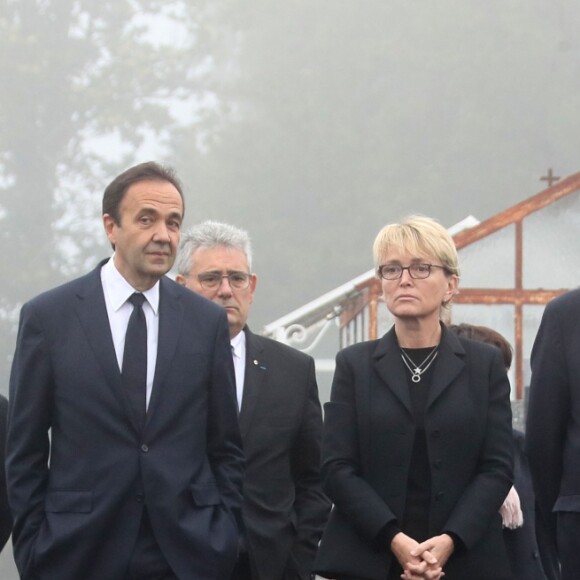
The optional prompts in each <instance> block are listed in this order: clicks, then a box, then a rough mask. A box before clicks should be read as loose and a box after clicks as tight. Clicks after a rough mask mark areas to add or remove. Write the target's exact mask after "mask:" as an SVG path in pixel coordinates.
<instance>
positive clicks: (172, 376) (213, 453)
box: [7, 266, 243, 580]
mask: <svg viewBox="0 0 580 580" xmlns="http://www.w3.org/2000/svg"><path fill="white" fill-rule="evenodd" d="M49 430H50V436H49ZM49 457H50V459H49ZM242 471H243V455H242V452H241V441H240V436H239V430H238V422H237V409H236V403H235V391H234V374H233V364H232V360H231V350H230V345H229V331H228V326H227V320H226V315H225V312H224V311H223V309H221V308H219V307H217V306H216V305H215V304H212V303H210V302H209V301H207V300H205V299H204V298H201V297H200V296H198V295H196V294H194V293H193V292H190V291H189V290H187V289H186V288H184V287H183V286H180V285H178V284H176V283H175V282H173V281H171V280H169V279H168V278H163V279H162V280H161V281H160V299H159V341H158V352H157V362H156V369H155V377H154V383H153V390H152V395H151V400H150V403H149V409H148V413H147V420H146V425H145V427H144V429H143V431H142V432H139V430H138V429H137V427H136V424H135V422H134V420H133V417H132V414H131V412H130V407H129V404H128V400H127V398H126V396H125V393H124V392H123V389H122V385H121V373H120V370H119V365H118V363H117V359H116V356H115V350H114V346H113V341H112V337H111V331H110V326H109V320H108V316H107V311H106V306H105V300H104V294H103V288H102V284H101V279H100V266H99V267H98V268H96V269H95V270H94V271H93V272H91V273H89V274H88V275H86V276H84V277H82V278H79V279H77V280H74V281H72V282H70V283H68V284H65V285H63V286H61V287H59V288H56V289H53V290H51V291H49V292H46V293H44V294H41V295H40V296H38V297H36V298H35V299H33V300H32V301H30V302H28V303H27V304H25V305H24V307H23V308H22V311H21V316H20V326H19V332H18V338H17V345H16V352H15V355H14V361H13V366H12V373H11V377H10V411H9V427H8V443H7V480H8V493H9V500H10V505H11V508H12V512H13V515H14V531H13V544H14V555H15V560H16V563H17V566H18V569H19V572H20V574H21V576H22V577H23V578H34V579H44V578H47V579H48V578H50V579H56V578H59V579H61V578H62V579H66V578H82V579H83V580H92V579H95V580H97V579H98V580H102V579H103V578H107V579H110V580H115V579H122V578H124V577H125V574H126V570H127V565H128V562H129V558H130V556H131V552H132V548H133V546H134V542H135V538H136V535H137V532H138V528H139V523H140V519H141V514H142V510H143V505H144V504H146V505H147V511H148V514H149V518H150V521H151V525H152V528H153V530H154V533H155V536H156V539H157V541H158V544H159V547H160V548H161V550H162V552H163V554H164V555H165V557H166V559H167V561H168V563H169V564H170V565H171V567H172V569H173V571H174V572H175V574H176V575H177V577H178V578H180V579H191V580H215V579H216V578H223V579H226V578H228V577H229V574H230V572H231V569H232V567H233V564H234V562H235V558H236V553H237V545H238V528H237V525H236V520H235V518H236V515H237V512H238V511H239V508H240V505H241V479H242Z"/></svg>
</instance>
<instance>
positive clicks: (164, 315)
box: [147, 277, 193, 423]
mask: <svg viewBox="0 0 580 580" xmlns="http://www.w3.org/2000/svg"><path fill="white" fill-rule="evenodd" d="M182 321H183V304H182V302H181V297H180V296H179V294H178V293H177V292H176V291H175V288H174V287H173V286H172V283H171V282H170V281H169V280H168V279H166V278H165V277H163V278H161V280H160V281H159V335H158V340H157V361H156V362H155V376H154V377H153V389H152V391H151V399H150V400H149V408H148V410H147V423H148V422H149V420H150V417H151V414H152V413H153V412H154V411H155V407H156V405H157V401H158V399H159V397H160V392H161V384H162V383H163V380H164V378H165V375H166V374H167V372H168V370H169V368H170V366H171V361H172V359H173V356H174V354H175V350H176V348H177V344H178V343H179V339H180V336H181V325H182ZM192 331H193V329H192Z"/></svg>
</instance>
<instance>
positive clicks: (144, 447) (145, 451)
mask: <svg viewBox="0 0 580 580" xmlns="http://www.w3.org/2000/svg"><path fill="white" fill-rule="evenodd" d="M141 451H143V453H147V452H148V451H149V447H147V445H145V443H143V445H141Z"/></svg>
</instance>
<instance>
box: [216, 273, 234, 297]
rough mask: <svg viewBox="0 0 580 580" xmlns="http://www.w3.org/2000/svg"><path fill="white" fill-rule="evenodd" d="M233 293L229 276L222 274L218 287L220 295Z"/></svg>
mask: <svg viewBox="0 0 580 580" xmlns="http://www.w3.org/2000/svg"><path fill="white" fill-rule="evenodd" d="M231 294H232V287H231V286H230V279H229V278H228V277H227V276H222V279H221V280H220V285H219V287H218V295H220V296H223V295H227V296H230V295H231Z"/></svg>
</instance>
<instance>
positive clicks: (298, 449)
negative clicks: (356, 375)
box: [290, 359, 330, 577]
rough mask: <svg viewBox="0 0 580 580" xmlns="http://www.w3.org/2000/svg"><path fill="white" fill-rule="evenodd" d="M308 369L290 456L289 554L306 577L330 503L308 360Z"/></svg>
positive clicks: (317, 405)
mask: <svg viewBox="0 0 580 580" xmlns="http://www.w3.org/2000/svg"><path fill="white" fill-rule="evenodd" d="M308 367H309V368H308V388H307V396H306V398H305V401H304V408H303V411H302V421H301V425H300V428H299V431H298V434H297V436H296V440H295V443H294V445H293V447H292V454H291V457H290V464H291V469H292V478H293V480H294V486H295V493H296V496H295V500H294V511H295V513H296V537H295V539H294V545H293V547H292V552H291V554H292V557H293V558H294V560H295V562H297V563H298V565H299V567H300V568H301V570H302V572H304V573H305V574H306V575H309V574H310V571H311V569H312V565H313V562H314V557H315V555H316V550H317V547H318V542H319V541H320V536H321V535H322V530H323V528H324V524H325V523H326V519H327V517H328V512H329V511H330V501H329V500H328V498H327V497H326V496H325V495H324V493H323V491H322V486H321V484H320V439H321V434H322V413H321V409H320V401H319V398H318V386H317V384H316V377H315V374H314V361H313V360H312V359H310V360H309V363H308ZM306 577H307V576H306Z"/></svg>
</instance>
